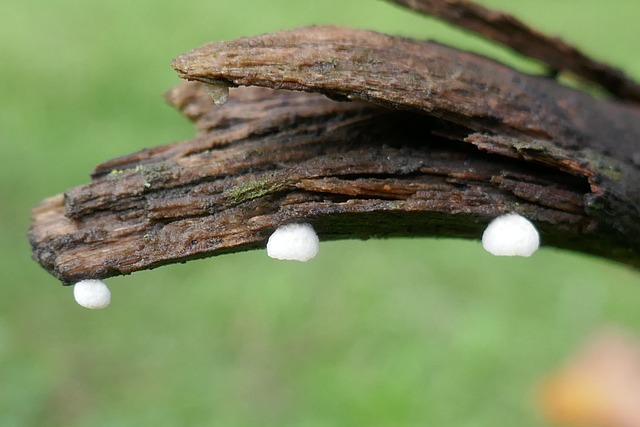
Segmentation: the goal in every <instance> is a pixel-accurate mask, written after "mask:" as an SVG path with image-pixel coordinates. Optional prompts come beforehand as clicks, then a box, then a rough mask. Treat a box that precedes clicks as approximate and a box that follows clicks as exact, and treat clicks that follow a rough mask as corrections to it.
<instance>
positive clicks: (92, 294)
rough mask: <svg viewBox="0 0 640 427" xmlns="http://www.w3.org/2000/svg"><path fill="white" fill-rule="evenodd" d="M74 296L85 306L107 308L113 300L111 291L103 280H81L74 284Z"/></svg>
mask: <svg viewBox="0 0 640 427" xmlns="http://www.w3.org/2000/svg"><path fill="white" fill-rule="evenodd" d="M73 297H74V298H75V299H76V302H77V303H78V304H80V305H81V306H83V307H85V308H91V309H98V308H105V307H106V306H108V305H109V303H110V302H111V292H110V291H109V288H108V287H107V285H106V284H105V283H104V282H103V281H102V280H81V281H79V282H78V283H76V284H75V285H73Z"/></svg>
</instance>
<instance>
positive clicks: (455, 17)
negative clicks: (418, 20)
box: [388, 0, 640, 102]
mask: <svg viewBox="0 0 640 427" xmlns="http://www.w3.org/2000/svg"><path fill="white" fill-rule="evenodd" d="M388 1H390V2H392V3H396V4H399V5H401V6H405V7H407V8H409V9H412V10H415V11H417V12H420V13H424V14H427V15H433V16H435V17H438V18H441V19H444V20H445V21H448V22H450V23H452V24H454V25H456V26H459V27H461V28H465V29H467V30H470V31H473V32H476V33H478V34H481V35H483V36H484V37H486V38H488V39H490V40H494V41H497V42H499V43H502V44H504V45H506V46H509V47H510V48H512V49H513V50H515V51H516V52H519V53H521V54H523V55H524V56H526V57H529V58H534V59H538V60H540V61H542V62H544V63H545V64H547V65H549V67H550V68H551V69H552V70H554V71H556V72H557V71H560V70H567V71H572V72H574V73H575V74H576V75H578V76H580V77H582V78H584V79H586V80H589V81H592V82H594V83H598V84H600V85H601V86H602V87H603V88H605V89H606V90H608V91H609V92H611V93H612V94H613V95H615V96H616V97H618V98H620V99H626V100H629V101H634V102H640V85H638V84H637V83H636V82H634V81H633V80H631V79H630V78H629V77H627V76H626V75H625V74H624V73H623V72H622V71H621V70H619V69H616V68H613V67H611V66H610V65H607V64H604V63H602V62H599V61H596V60H594V59H592V58H589V57H588V56H587V55H585V54H584V53H583V52H581V51H580V50H579V49H577V48H575V47H573V46H571V45H569V44H567V43H565V42H564V41H562V40H560V39H558V38H555V37H549V36H546V35H544V34H541V33H540V32H538V31H536V30H534V29H532V28H531V27H529V26H527V25H526V24H525V23H523V22H522V21H520V20H519V19H516V18H514V17H513V16H511V15H508V14H506V13H502V12H499V11H495V10H491V9H487V8H486V7H483V6H481V5H478V4H475V3H471V2H469V1H465V0H388Z"/></svg>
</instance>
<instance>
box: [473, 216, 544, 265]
mask: <svg viewBox="0 0 640 427" xmlns="http://www.w3.org/2000/svg"><path fill="white" fill-rule="evenodd" d="M482 246H483V247H484V248H485V249H486V250H487V251H488V252H490V253H491V254H493V255H498V256H525V257H528V256H531V254H533V253H534V252H535V251H536V250H537V249H538V247H539V246H540V236H539V235H538V230H536V227H535V226H534V225H533V224H532V223H531V222H530V221H529V220H528V219H526V218H525V217H523V216H520V215H518V214H516V213H510V214H506V215H502V216H499V217H498V218H496V219H494V220H493V221H491V223H490V224H489V225H488V226H487V228H486V229H485V230H484V233H483V234H482Z"/></svg>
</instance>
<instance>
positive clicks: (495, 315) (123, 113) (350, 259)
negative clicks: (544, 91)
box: [0, 0, 640, 427]
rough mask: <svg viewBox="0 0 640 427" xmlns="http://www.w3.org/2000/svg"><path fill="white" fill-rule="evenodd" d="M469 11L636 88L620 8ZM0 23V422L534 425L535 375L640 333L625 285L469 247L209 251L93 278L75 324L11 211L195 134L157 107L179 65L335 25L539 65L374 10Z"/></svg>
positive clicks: (124, 7) (367, 5) (146, 14)
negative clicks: (106, 299) (99, 293)
mask: <svg viewBox="0 0 640 427" xmlns="http://www.w3.org/2000/svg"><path fill="white" fill-rule="evenodd" d="M483 3H484V4H487V5H490V6H494V7H499V8H502V9H505V10H509V11H511V12H513V13H516V14H517V16H519V17H520V18H522V19H524V20H525V21H527V22H529V23H531V24H533V25H535V26H537V27H539V28H541V29H543V30H546V31H548V32H550V33H552V34H557V35H561V36H562V37H564V38H566V39H568V40H569V41H571V42H573V43H575V44H577V45H579V46H580V47H582V48H583V49H584V50H586V51H587V52H589V53H590V54H592V55H594V56H596V57H598V58H600V59H603V60H607V61H610V62H612V63H614V64H615V65H617V66H619V67H621V68H623V69H625V70H626V71H627V72H629V73H630V74H631V75H633V76H635V77H636V78H640V56H639V55H638V54H637V46H638V45H639V44H640V32H638V30H637V28H638V27H637V20H638V17H639V16H640V3H639V2H637V1H636V0H626V1H625V0H615V1H611V2H604V1H596V0H564V1H557V0H545V1H542V0H537V1H533V0H530V1H522V2H514V1H511V0H494V1H484V2H483ZM0 22H1V25H0V36H1V37H0V60H1V64H2V66H1V68H0V73H1V77H2V78H1V79H0V93H1V100H2V102H1V103H0V166H1V167H0V256H1V259H2V262H1V265H2V268H1V269H0V285H1V287H0V426H62V425H64V426H67V427H71V426H96V427H97V426H101V427H103V426H205V425H206V426H328V425H331V426H423V425H449V426H496V425H518V426H542V425H545V423H544V421H543V420H542V419H541V418H540V416H539V414H538V413H537V411H536V406H535V400H534V398H533V396H534V391H535V387H536V384H537V383H538V382H539V381H540V380H541V379H542V378H544V377H545V376H546V375H548V374H549V373H550V372H552V371H553V370H554V369H555V368H556V367H558V366H559V365H560V364H561V363H562V362H563V361H564V360H565V358H566V356H567V355H568V354H570V353H571V352H572V351H573V349H575V348H576V346H578V345H579V344H580V343H581V342H583V340H584V339H585V338H586V337H587V336H589V334H591V332H592V331H594V330H595V329H597V328H598V327H600V326H601V325H603V324H618V325H622V326H624V327H626V328H628V329H630V330H631V331H636V332H640V310H639V307H640V280H639V279H640V275H638V274H637V273H635V272H632V271H629V270H628V269H626V268H624V267H621V266H619V265H614V264H611V263H608V262H605V261H602V260H598V259H594V258H590V257H585V256H580V255H574V254H567V253H562V252H560V251H557V250H553V249H542V250H541V251H539V252H538V253H537V254H535V255H534V256H533V257H532V258H530V259H504V258H497V257H492V256H490V255H488V254H487V253H485V252H484V251H483V250H482V248H481V247H480V244H479V242H478V241H469V242H461V241H452V240H427V239H398V240H388V241H367V242H361V241H352V242H350V241H346V242H332V243H324V244H322V246H321V253H320V255H319V256H318V257H317V258H316V259H315V260H313V261H311V262H309V263H307V264H296V263H285V262H276V261H274V260H271V259H268V258H267V256H266V255H265V253H263V252H251V253H243V254H236V255H226V256H221V257H217V258H211V259H207V260H202V261H197V262H191V263H188V264H185V265H177V266H168V267H163V268H161V269H158V270H154V271H149V272H142V273H137V274H134V275H132V276H129V277H124V278H114V279H111V280H109V281H108V283H109V284H110V287H111V290H112V294H113V298H112V305H111V306H110V307H109V308H108V309H106V310H103V311H90V310H86V309H83V308H81V307H79V306H78V305H76V304H75V302H74V301H73V297H72V289H71V288H65V287H62V286H60V284H59V283H58V282H57V281H56V280H55V279H54V278H53V277H51V276H49V275H48V274H46V273H45V272H44V271H43V270H42V269H40V267H39V266H38V265H37V264H36V263H35V262H33V261H31V259H30V248H29V245H28V242H27V239H26V232H27V228H28V226H29V210H30V208H31V207H33V206H34V205H36V204H37V203H38V202H39V201H40V200H41V199H43V198H45V197H48V196H50V195H53V194H56V193H59V192H62V191H64V190H65V189H67V188H69V187H72V186H76V185H80V184H83V183H86V182H87V181H88V179H89V178H88V173H89V172H90V171H91V169H92V168H93V167H94V166H95V165H96V164H98V163H100V162H101V161H104V160H107V159H110V158H113V157H117V156H119V155H123V154H127V153H130V152H133V151H136V150H138V149H141V148H143V147H149V146H154V145H160V144H165V143H168V142H172V141H176V140H181V139H186V138H188V137H190V136H191V135H192V134H193V129H192V127H191V125H190V124H189V123H187V121H186V120H185V119H183V118H182V117H181V116H179V114H178V113H177V112H175V111H174V110H172V109H171V108H170V107H168V106H167V105H166V104H165V103H164V101H163V98H162V93H163V92H164V91H165V90H166V89H168V88H169V87H171V86H172V85H174V84H177V83H178V82H179V80H178V78H177V77H176V75H175V73H174V72H173V71H172V70H171V68H170V66H169V64H170V61H171V59H172V58H173V57H175V56H177V55H178V54H180V53H182V52H185V51H187V50H189V49H191V48H194V47H196V46H199V45H201V44H203V43H205V42H208V41H212V40H219V39H227V38H235V37H239V36H244V35H253V34H258V33H263V32H268V31H275V30H278V29H285V28H292V27H297V26H301V25H307V24H320V23H336V24H345V25H351V26H357V27H364V28H371V29H377V30H381V31H386V32H390V33H395V34H402V35H406V36H414V37H420V38H435V39H437V40H439V41H441V42H444V43H448V44H453V45H455V46H458V47H462V48H465V49H473V50H477V51H481V52H485V53H489V54H490V55H492V56H494V57H496V58H498V59H500V60H503V61H507V62H508V63H510V64H514V65H516V66H518V67H522V68H523V69H525V70H528V71H532V72H538V71H540V68H539V67H538V66H537V65H536V64H532V63H530V62H526V61H522V60H518V59H516V58H514V57H512V56H510V55H509V54H508V53H507V52H505V51H504V50H501V49H497V48H493V47H491V46H490V45H489V44H488V43H485V42H482V41H479V40H476V39H474V38H473V37H472V36H469V35H467V34H463V33H461V32H458V31H456V30H454V29H451V28H449V27H447V26H446V25H443V24H440V23H438V22H435V21H433V20H431V19H427V18H423V17H419V16H416V15H413V14H412V13H410V12H408V11H405V10H402V9H399V8H397V7H395V6H392V5H389V4H387V3H385V2H383V1H379V0H353V1H344V0H324V1H320V2H311V1H306V2H305V1H298V0H271V1H257V0H238V1H220V0H210V1H206V2H205V1H194V0H183V1H180V2H177V1H166V0H154V1H150V0H140V1H136V2H131V1H125V0H113V1H104V2H78V1H72V0H51V1H48V2H44V1H40V0H5V1H3V2H2V4H1V5H0ZM232 96H233V95H232Z"/></svg>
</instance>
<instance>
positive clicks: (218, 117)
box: [30, 27, 640, 283]
mask: <svg viewBox="0 0 640 427" xmlns="http://www.w3.org/2000/svg"><path fill="white" fill-rule="evenodd" d="M174 67H175V68H176V70H177V71H178V72H179V73H180V75H181V76H182V77H183V78H185V79H188V80H194V81H195V82H190V83H184V84H182V85H180V86H178V87H176V88H174V89H173V90H172V91H170V92H169V93H168V95H167V98H168V99H169V101H170V102H171V103H172V104H173V105H175V106H176V107H177V108H178V109H180V111H182V113H183V114H184V115H185V116H187V117H188V118H189V119H191V120H192V121H193V122H194V123H195V125H196V127H197V129H198V134H197V135H196V137H194V138H193V139H191V140H189V141H185V142H182V143H178V144H170V145H165V146H159V147H156V148H152V149H148V150H144V151H141V152H138V153H134V154H132V155H128V156H124V157H121V158H118V159H114V160H111V161H108V162H106V163H104V164H102V165H99V166H98V167H97V168H96V169H95V170H94V172H93V175H92V176H93V179H92V181H91V182H90V183H89V184H86V185H83V186H80V187H76V188H73V189H70V190H68V191H67V192H66V193H64V195H62V194H61V195H57V196H54V197H51V198H49V199H46V200H45V201H43V202H42V203H41V204H40V205H39V206H38V207H36V208H35V209H34V210H33V225H32V228H31V230H30V239H31V243H32V246H33V253H34V257H35V258H36V260H38V262H40V263H41V265H42V266H43V267H44V268H45V269H47V270H48V271H49V272H51V273H52V274H54V275H55V276H56V277H58V278H59V279H60V280H62V281H63V282H65V283H74V282H76V281H78V280H81V279H86V278H105V277H109V276H114V275H120V274H128V273H131V272H134V271H138V270H143V269H148V268H153V267H157V266H160V265H163V264H167V263H173V262H182V261H186V260H189V259H194V258H201V257H207V256H212V255H216V254H221V253H229V252H237V251H243V250H249V249H256V248H261V247H263V246H264V245H265V243H266V240H267V239H268V237H269V235H270V233H272V232H273V231H274V229H275V228H276V227H277V226H279V225H281V224H286V223H290V222H309V223H312V224H313V226H314V227H315V229H316V231H317V232H318V234H319V236H320V238H321V240H332V239H344V238H371V237H389V236H443V237H444V236H446V237H461V238H479V237H480V235H481V233H482V229H483V228H484V227H485V226H486V224H487V223H488V222H489V221H490V220H491V219H492V218H494V217H496V216H498V215H500V214H503V213H506V212H518V213H520V214H522V215H524V216H526V217H527V218H529V219H530V220H532V221H533V222H534V223H535V224H536V226H537V227H538V229H539V231H540V234H541V239H542V243H543V244H545V245H549V246H555V247H559V248H564V249H568V250H573V251H580V252H585V253H590V254H595V255H599V256H602V257H605V258H609V259H612V260H615V261H619V262H622V263H626V264H628V265H631V266H634V267H640V257H639V254H640V243H639V242H640V239H638V237H639V236H640V173H639V168H638V164H637V163H638V162H639V161H640V156H639V155H638V150H637V148H636V147H637V144H636V141H638V139H639V138H640V111H639V110H637V109H635V108H634V107H631V106H628V105H623V104H620V103H617V102H613V101H606V100H595V99H593V98H591V97H590V96H589V95H586V94H584V93H582V92H579V91H576V90H573V89H569V88H566V87H563V86H561V85H559V84H557V83H556V82H555V81H553V80H550V79H547V78H541V77H532V76H527V75H524V74H522V73H519V72H517V71H515V70H513V69H510V68H508V67H506V66H503V65H501V64H498V63H496V62H494V61H491V60H489V59H486V58H483V57H481V56H477V55H473V54H469V53H465V52H461V51H458V50H455V49H452V48H448V47H444V46H441V45H438V44H435V43H429V42H418V41H413V40H408V39H404V38H399V37H392V36H387V35H382V34H378V33H373V32H367V31H362V30H352V29H346V28H339V27H308V28H302V29H299V30H295V31H287V32H280V33H276V34H271V35H264V36H259V37H254V38H244V39H239V40H236V41H231V42H218V43H212V44H209V45H206V46H203V47H202V48H199V49H196V50H194V51H192V52H189V53H187V54H185V55H183V56H181V57H179V58H177V59H176V60H175V62H174ZM211 84H213V85H215V86H216V87H220V85H228V86H232V87H235V86H263V87H266V88H236V89H232V92H231V96H230V100H229V102H228V103H227V104H226V105H224V106H216V105H214V102H213V101H212V100H211V99H210V98H209V97H208V95H207V90H206V89H207V85H211ZM282 89H286V90H282ZM291 90H294V91H303V92H292V91H291ZM305 92H319V93H305ZM323 95H326V96H323ZM341 101H349V102H341Z"/></svg>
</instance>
